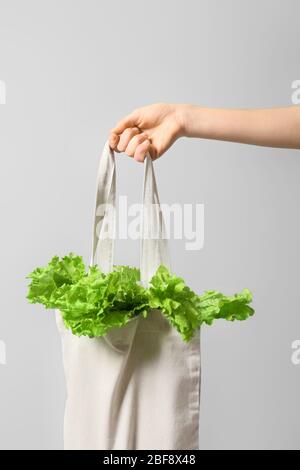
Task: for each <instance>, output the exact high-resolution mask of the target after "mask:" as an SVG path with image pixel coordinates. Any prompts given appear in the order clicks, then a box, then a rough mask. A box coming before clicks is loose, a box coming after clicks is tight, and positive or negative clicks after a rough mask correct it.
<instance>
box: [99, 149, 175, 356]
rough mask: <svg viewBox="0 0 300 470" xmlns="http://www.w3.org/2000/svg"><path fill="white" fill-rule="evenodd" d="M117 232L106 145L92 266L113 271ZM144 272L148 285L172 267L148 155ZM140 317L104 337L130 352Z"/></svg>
mask: <svg viewBox="0 0 300 470" xmlns="http://www.w3.org/2000/svg"><path fill="white" fill-rule="evenodd" d="M115 231H116V161H115V155H114V152H113V150H112V149H111V148H110V147H109V144H108V142H106V144H105V146H104V149H103V152H102V157H101V160H100V165H99V170H98V177H97V196H96V207H95V217H94V231H93V247H92V260H91V264H97V265H98V266H99V267H100V269H101V270H102V271H103V272H105V273H108V272H110V271H111V270H112V269H113V255H114V239H115ZM140 235H141V250H140V270H141V280H142V282H143V283H144V285H147V284H148V282H149V280H150V279H151V277H152V275H153V274H154V273H155V271H156V269H157V268H158V266H159V265H160V264H164V265H165V266H167V267H169V268H170V261H169V254H168V247H167V240H166V232H165V224H164V219H163V215H162V212H161V208H160V203H159V197H158V191H157V185H156V180H155V174H154V168H153V162H152V159H151V157H150V155H149V154H148V155H147V156H146V159H145V162H144V184H143V211H142V222H141V234H140ZM137 320H138V318H136V319H133V321H131V322H130V323H129V324H128V325H126V326H125V327H122V328H114V329H112V330H111V331H110V332H109V333H108V334H107V335H106V336H105V337H104V338H105V340H106V342H107V343H108V344H109V345H110V346H112V347H113V348H114V349H115V350H116V351H118V352H123V353H124V352H126V351H127V350H128V349H129V347H130V344H131V342H132V340H133V338H134V334H135V331H136V327H137V324H138V321H137Z"/></svg>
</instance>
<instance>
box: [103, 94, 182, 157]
mask: <svg viewBox="0 0 300 470" xmlns="http://www.w3.org/2000/svg"><path fill="white" fill-rule="evenodd" d="M183 107H184V105H180V104H179V105H178V104H176V105H173V104H165V103H158V104H152V105H149V106H145V107H142V108H138V109H136V110H134V111H133V112H132V113H131V114H129V115H128V116H126V117H125V118H123V119H122V120H121V121H119V122H118V124H117V125H116V127H114V128H113V129H112V130H111V132H110V136H109V145H110V147H111V148H112V149H113V150H116V151H117V152H125V153H126V154H127V155H129V156H130V157H133V158H134V159H135V160H136V161H138V162H143V161H144V159H145V156H146V154H147V152H149V153H150V155H151V158H152V159H156V158H158V157H160V156H161V155H162V154H163V153H164V152H165V151H166V150H167V149H168V148H169V147H170V146H171V145H172V144H173V143H174V142H175V140H176V139H178V138H179V137H180V136H181V135H182V131H183V122H182V108H183Z"/></svg>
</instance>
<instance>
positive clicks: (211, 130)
mask: <svg viewBox="0 0 300 470" xmlns="http://www.w3.org/2000/svg"><path fill="white" fill-rule="evenodd" d="M179 137H197V138H202V139H215V140H225V141H231V142H239V143H245V144H253V145H262V146H267V147H281V148H294V149H300V107H297V106H291V107H286V108H270V109H240V110H239V109H213V108H203V107H200V106H193V105H185V104H164V103H159V104H154V105H150V106H145V107H143V108H138V109H136V110H135V111H133V113H131V114H130V115H128V116H126V117H125V118H124V119H122V120H121V121H120V122H119V123H118V124H117V126H116V127H115V128H114V129H112V131H111V134H110V139H109V141H110V145H111V147H112V148H114V149H115V150H117V151H121V152H125V153H127V154H128V155H129V156H132V157H134V158H135V159H136V160H137V161H143V160H144V158H145V154H146V153H147V152H148V151H149V152H150V154H151V156H152V158H158V157H160V156H161V155H162V154H163V153H164V152H165V151H166V150H167V149H168V148H169V147H170V146H171V145H172V144H173V143H174V142H175V141H176V140H177V139H178V138H179Z"/></svg>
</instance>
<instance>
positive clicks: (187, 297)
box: [149, 266, 254, 341]
mask: <svg viewBox="0 0 300 470" xmlns="http://www.w3.org/2000/svg"><path fill="white" fill-rule="evenodd" d="M149 298H150V306H151V307H152V308H158V309H160V310H161V311H162V313H163V314H164V315H165V316H166V317H167V318H168V320H169V321H170V323H171V324H172V325H173V326H174V327H175V328H176V329H177V330H178V331H179V333H180V334H181V336H182V338H183V339H184V340H185V341H189V340H190V339H191V338H192V337H193V336H194V333H195V331H196V330H197V329H198V328H200V326H201V325H202V324H203V323H206V324H207V325H211V324H212V323H213V321H214V320H216V319H218V318H223V319H225V320H230V321H233V320H246V319H247V318H248V317H249V316H251V315H253V314H254V310H253V308H252V307H250V306H249V303H251V301H252V295H251V293H250V291H249V290H248V289H244V290H243V292H241V293H240V294H236V295H234V296H233V297H227V296H225V295H223V294H221V293H220V292H216V291H208V292H205V293H204V294H202V295H200V296H199V295H196V294H195V292H193V291H192V290H191V289H190V288H189V287H188V286H186V284H185V282H184V280H183V279H182V278H180V277H177V276H175V275H172V274H171V273H170V272H169V270H168V269H167V268H166V267H165V266H160V267H159V268H158V269H157V271H156V273H155V274H154V276H153V277H152V279H151V281H150V288H149Z"/></svg>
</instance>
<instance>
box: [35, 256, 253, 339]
mask: <svg viewBox="0 0 300 470" xmlns="http://www.w3.org/2000/svg"><path fill="white" fill-rule="evenodd" d="M28 278H29V279H31V283H30V285H29V289H28V295H27V299H28V301H29V302H30V303H40V304H42V305H44V306H45V307H46V308H48V309H59V310H60V312H61V315H62V318H63V321H64V324H65V326H66V327H67V328H69V329H70V330H71V331H72V333H73V334H75V335H77V336H82V335H84V336H89V337H99V336H103V335H105V334H106V333H107V332H108V331H109V330H110V329H111V328H115V327H122V326H124V325H126V324H127V323H128V322H129V321H130V320H132V319H133V318H135V317H136V316H138V315H142V316H144V317H146V316H147V314H148V311H149V309H159V310H161V312H162V314H163V315H165V317H166V318H167V319H168V321H169V322H170V323H171V324H172V325H173V326H174V327H175V328H176V329H177V331H178V332H179V333H180V335H181V336H182V338H183V340H184V341H189V340H190V339H191V338H192V337H193V335H194V334H195V332H196V331H197V329H198V328H200V327H201V325H202V324H203V323H206V324H207V325H211V324H212V323H213V321H214V320H216V319H219V318H223V319H225V320H230V321H233V320H246V319H247V318H248V317H249V316H251V315H253V313H254V310H253V309H252V307H250V305H249V304H250V303H251V301H252V296H251V293H250V291H249V290H247V289H245V290H244V291H243V292H241V293H240V294H236V295H234V296H233V297H227V296H225V295H223V294H221V293H219V292H216V291H208V292H205V293H204V294H202V295H200V296H199V295H197V294H195V292H193V291H192V290H191V289H190V288H189V287H188V286H187V285H186V284H185V282H184V280H183V279H182V278H180V277H177V276H175V275H174V274H171V273H170V272H169V270H168V269H167V268H166V267H165V266H160V267H159V268H158V269H157V271H156V273H155V274H154V276H153V277H152V279H151V281H150V283H149V287H148V288H145V287H143V285H142V284H141V282H140V272H139V270H138V269H137V268H132V267H129V266H114V268H113V270H112V272H110V273H108V274H104V273H102V272H101V271H100V270H99V268H98V267H97V266H91V267H90V268H89V269H88V270H86V269H85V265H84V262H83V259H82V258H81V257H80V256H76V255H74V254H72V253H71V254H70V255H68V256H65V257H63V258H59V257H57V256H55V257H53V258H52V260H51V261H50V262H49V263H48V265H47V266H45V267H40V268H37V269H35V270H34V271H33V272H32V273H31V274H30V275H29V276H28Z"/></svg>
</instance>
